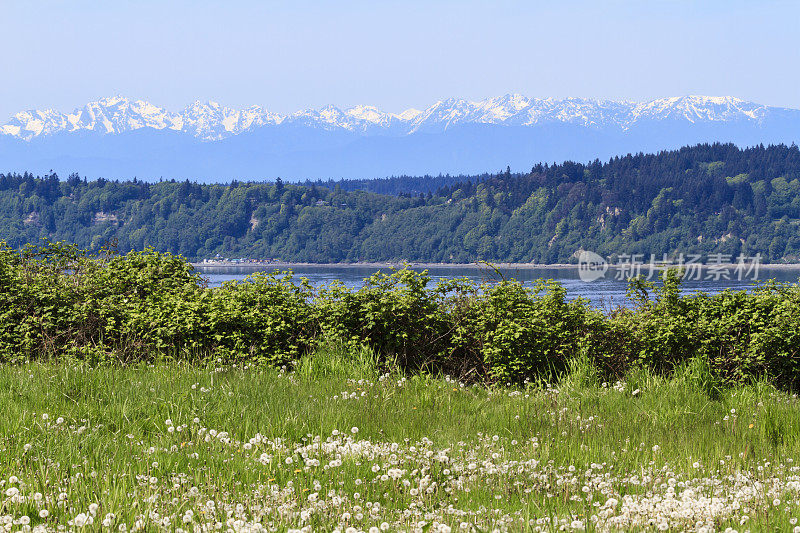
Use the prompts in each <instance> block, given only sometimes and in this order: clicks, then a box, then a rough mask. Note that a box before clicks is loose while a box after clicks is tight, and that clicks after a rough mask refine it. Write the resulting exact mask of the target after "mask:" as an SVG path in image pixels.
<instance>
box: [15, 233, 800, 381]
mask: <svg viewBox="0 0 800 533" xmlns="http://www.w3.org/2000/svg"><path fill="white" fill-rule="evenodd" d="M629 293H630V295H631V296H632V297H633V298H634V301H635V302H636V305H635V307H634V308H632V309H624V308H620V309H617V310H616V311H614V312H612V313H610V314H603V313H601V312H599V311H597V310H595V309H593V308H591V307H590V306H589V304H588V302H587V301H585V300H580V299H578V300H567V298H566V291H565V290H564V288H563V287H562V286H561V285H560V284H558V283H556V282H553V281H539V282H537V284H536V285H535V286H534V287H532V288H529V287H527V286H523V285H522V284H521V283H520V282H517V281H514V280H510V281H506V280H504V281H501V282H499V283H496V284H483V285H476V284H473V283H472V282H469V281H468V280H466V279H456V280H447V281H443V282H440V283H438V284H436V285H431V283H430V278H429V277H428V275H427V273H426V272H415V271H412V270H408V269H403V270H397V271H393V272H392V273H381V272H378V273H376V274H374V275H373V276H371V277H369V278H367V279H366V280H365V281H364V285H363V287H361V288H359V289H357V290H354V289H349V288H347V287H345V286H343V285H342V284H340V283H332V284H330V285H328V286H326V287H323V288H322V289H319V290H314V289H313V288H312V287H310V286H309V284H308V282H307V281H305V280H297V281H296V280H294V279H293V277H292V275H291V273H285V272H284V273H280V272H273V273H257V274H254V275H252V276H250V277H249V278H248V279H247V280H246V281H239V282H236V281H232V282H227V283H225V284H223V286H222V287H220V288H215V289H210V288H208V287H207V286H206V285H205V283H204V281H203V279H202V277H200V276H199V275H198V274H197V273H196V272H195V271H194V270H193V268H192V267H191V265H189V264H188V263H187V262H186V261H185V260H184V259H183V258H181V257H179V256H174V255H170V254H162V253H157V252H154V251H151V250H148V251H144V252H131V253H129V254H127V255H123V256H118V255H112V254H104V253H101V254H99V255H93V256H90V255H88V254H87V253H85V252H84V251H82V250H79V249H77V248H76V247H74V246H71V245H64V244H60V243H56V244H48V245H45V246H42V247H33V246H30V247H28V248H26V249H24V250H23V251H21V252H18V251H15V250H13V249H11V248H9V247H7V246H6V245H5V244H2V243H0V362H18V361H25V360H36V359H43V358H65V357H71V358H78V359H85V360H89V361H92V362H98V361H118V362H123V363H125V362H132V361H138V360H151V359H154V358H157V357H171V358H176V359H186V360H198V361H199V360H204V359H209V358H213V359H215V360H221V361H224V362H233V361H240V360H246V361H249V362H254V363H260V364H268V365H276V366H277V365H289V364H292V362H293V361H296V360H298V359H299V358H300V357H301V356H302V355H303V354H304V353H308V352H311V351H313V349H314V348H315V346H317V344H318V343H319V342H320V341H321V340H322V339H326V340H331V339H333V340H335V341H336V342H341V343H344V344H346V345H348V346H351V347H353V348H357V349H356V350H355V351H354V353H357V352H358V349H361V348H369V349H370V350H373V351H374V352H376V353H378V354H380V356H381V357H382V358H383V360H384V361H385V362H391V363H393V364H397V365H399V366H400V367H402V368H404V369H406V370H407V371H432V372H446V373H448V374H451V375H456V376H459V377H460V378H462V379H470V380H474V381H495V382H502V383H522V382H525V381H531V380H539V379H550V378H553V377H554V376H557V375H559V374H561V373H562V372H563V371H564V370H565V369H566V368H567V367H568V366H569V365H570V362H571V361H574V360H576V358H580V360H581V361H583V360H588V361H590V362H591V364H592V365H593V367H594V368H596V369H597V371H598V372H600V373H602V374H603V375H605V376H607V377H608V378H613V377H615V376H621V375H624V374H625V373H627V372H628V370H630V369H631V368H632V367H639V366H644V367H648V368H650V369H653V370H655V371H658V372H663V373H670V372H672V371H674V370H675V369H676V368H678V367H679V366H681V365H684V364H685V363H688V362H690V361H701V362H702V364H703V365H704V366H705V367H707V368H709V369H710V374H711V375H712V376H713V379H715V380H718V381H719V382H721V383H722V382H739V381H744V380H748V379H752V378H754V377H762V376H768V377H770V378H771V379H773V380H774V381H775V382H776V383H778V384H780V385H783V386H786V387H792V388H794V387H796V386H797V385H798V384H800V354H799V353H798V351H800V288H798V286H797V285H793V284H792V285H789V284H778V283H774V282H767V283H765V284H763V285H761V286H760V287H758V288H757V289H756V290H755V291H754V292H751V293H747V292H743V291H726V292H723V293H721V294H716V295H713V296H709V295H706V294H697V295H691V296H681V295H680V278H679V274H678V273H677V272H669V273H668V275H667V276H666V277H665V279H664V280H663V283H661V284H659V285H655V284H652V283H650V282H646V281H643V280H634V281H633V282H632V283H631V287H630V291H629Z"/></svg>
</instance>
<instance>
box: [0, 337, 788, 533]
mask: <svg viewBox="0 0 800 533" xmlns="http://www.w3.org/2000/svg"><path fill="white" fill-rule="evenodd" d="M709 383H710V382H709V380H708V376H707V369H705V368H704V367H703V365H702V364H701V363H700V362H690V363H688V364H686V365H685V366H684V367H682V368H681V370H680V371H678V372H675V373H674V375H673V376H671V377H666V376H664V375H659V374H655V373H653V372H652V371H649V370H647V369H646V368H641V369H637V370H635V371H632V372H631V373H630V374H629V375H628V376H626V377H625V379H623V380H619V381H611V382H606V381H604V378H603V376H601V375H599V374H598V373H597V372H596V366H594V365H593V364H592V363H591V361H590V360H589V359H588V357H583V358H578V357H576V358H575V359H574V360H573V362H572V363H571V364H570V366H569V368H568V369H567V370H566V371H565V374H564V375H562V376H561V377H560V379H559V380H558V381H557V382H555V383H552V384H547V383H544V382H542V383H530V384H527V385H525V386H523V387H512V388H506V387H485V386H477V385H475V386H468V385H465V384H463V383H459V382H458V381H457V380H453V379H450V378H447V377H446V376H431V375H414V376H408V377H405V376H403V374H402V373H400V372H397V371H396V369H392V368H387V367H386V366H382V364H381V363H379V360H378V358H377V357H376V355H375V353H374V352H372V351H371V350H370V349H368V348H345V347H344V346H343V345H340V344H336V343H326V344H323V345H321V346H319V347H318V349H317V351H316V352H314V353H312V354H310V355H307V356H306V357H304V358H303V359H301V361H300V363H299V365H298V367H297V370H296V371H295V372H286V371H283V370H281V369H274V368H268V367H251V366H249V365H247V364H245V365H241V364H237V365H227V366H214V365H210V366H198V365H189V364H183V363H176V362H161V363H157V364H153V365H145V364H140V365H132V366H125V367H121V366H115V365H99V366H88V365H81V364H74V365H68V364H58V365H56V364H49V363H43V364H35V363H31V364H25V365H20V366H0V489H2V492H0V521H2V520H9V519H10V520H11V521H12V529H15V528H21V527H23V526H24V525H25V524H24V522H26V521H28V520H29V521H30V524H28V525H29V526H42V527H45V528H46V529H48V530H56V529H57V528H58V527H59V526H63V527H65V528H67V529H74V530H80V529H81V526H79V524H81V523H83V524H84V526H83V527H84V528H89V529H92V530H95V529H100V528H101V526H102V523H103V522H104V521H105V522H106V523H107V524H108V525H109V527H111V528H114V529H117V528H119V527H120V526H124V527H125V528H127V529H128V530H131V529H136V528H137V527H139V528H140V529H142V530H158V529H164V530H176V529H178V528H182V529H184V530H193V529H194V528H195V526H197V527H201V528H202V527H207V528H211V529H214V528H216V527H217V526H218V527H220V528H222V529H223V530H224V529H232V530H257V529H258V528H259V527H263V528H265V529H277V530H285V529H291V528H297V529H300V528H306V530H308V529H309V528H311V529H314V530H320V531H332V530H334V529H338V530H340V531H345V530H346V529H347V528H349V527H352V528H354V529H355V531H361V530H363V531H368V530H370V528H372V527H377V528H380V527H381V525H382V524H385V525H384V527H385V528H388V529H391V530H396V529H400V530H409V531H449V530H451V529H454V530H459V531H487V530H492V529H495V528H496V529H499V530H508V531H524V530H530V531H534V530H545V531H551V530H559V529H566V530H573V529H575V530H579V529H588V530H598V531H605V530H618V529H633V530H648V529H656V528H659V527H666V528H667V529H670V530H675V531H678V530H681V531H683V530H701V529H703V528H713V530H719V531H723V530H725V529H726V528H727V527H731V528H734V529H737V530H740V531H742V530H745V529H749V530H751V531H775V530H781V531H786V530H789V531H791V530H792V528H793V527H794V524H793V523H792V522H791V521H792V520H793V518H794V517H798V516H800V514H799V513H800V509H798V499H800V477H798V467H797V466H796V463H795V461H796V460H798V459H800V439H798V436H800V422H799V421H800V407H799V406H798V401H797V398H796V397H794V396H792V395H789V394H786V393H784V392H780V391H778V390H776V389H775V388H774V387H773V386H772V385H771V384H769V383H768V382H767V381H754V382H752V383H749V384H744V385H740V386H736V387H716V385H714V384H713V382H712V383H711V384H709ZM62 418H63V420H61V421H60V420H59V419H62ZM265 454H266V455H265ZM266 456H269V457H268V460H266ZM289 459H291V462H288V460H289ZM317 461H318V463H317ZM376 468H377V470H375V469H376ZM390 471H391V476H397V477H396V479H395V477H389V473H390ZM382 475H386V476H387V479H386V480H382V479H381V476H382ZM14 477H15V478H18V479H16V480H15V479H14ZM406 483H407V484H406ZM434 483H435V485H434ZM11 489H16V490H17V491H18V493H17V492H15V491H14V490H11ZM428 489H431V490H430V491H429V490H428ZM37 493H40V494H41V497H38V496H37ZM312 495H313V496H312ZM60 498H62V499H60ZM670 498H672V500H670ZM776 500H777V501H778V503H777V504H775V501H776ZM614 501H616V502H617V503H614ZM671 501H672V502H678V503H675V505H672V504H671V503H669V502H671ZM209 502H211V504H209ZM376 503H377V504H378V505H377V506H376V505H375V504H376ZM93 504H97V505H98V506H99V507H97V508H94V506H93ZM595 504H597V505H595ZM212 505H213V506H212ZM671 505H672V507H670V506H671ZM41 510H47V511H48V512H49V515H48V516H47V517H46V518H40V516H39V512H40V511H41ZM189 511H191V513H190V514H189V513H188V512H189ZM359 515H360V517H359ZM3 516H7V517H10V518H3ZM24 517H28V518H27V519H26V518H24ZM89 519H91V520H92V524H89V525H86V523H87V522H88V521H89ZM76 520H77V521H76ZM166 520H168V521H166ZM137 523H138V526H137ZM14 524H16V525H14ZM462 528H463V529H462ZM706 530H707V531H708V530H710V529H706Z"/></svg>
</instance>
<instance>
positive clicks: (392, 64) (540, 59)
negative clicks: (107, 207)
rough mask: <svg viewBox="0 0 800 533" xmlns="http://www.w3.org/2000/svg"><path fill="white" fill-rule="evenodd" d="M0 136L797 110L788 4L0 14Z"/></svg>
mask: <svg viewBox="0 0 800 533" xmlns="http://www.w3.org/2000/svg"><path fill="white" fill-rule="evenodd" d="M0 36H1V37H2V47H1V48H0V75H1V76H2V83H0V121H3V122H4V121H5V119H6V118H7V117H9V116H10V115H11V114H12V113H14V112H16V111H19V110H22V109H28V108H45V107H52V108H55V109H58V110H61V111H71V110H72V109H73V108H75V107H78V106H80V105H82V104H84V103H86V102H87V101H89V100H92V99H97V98H100V97H102V96H109V95H114V94H122V95H125V96H130V97H135V98H143V99H147V100H150V101H152V102H153V103H155V104H158V105H162V106H164V107H167V108H168V109H171V110H174V111H177V110H179V109H181V108H183V107H184V106H185V105H187V104H188V103H190V102H191V101H194V100H196V99H200V100H209V99H212V100H216V101H219V102H220V103H223V104H226V105H230V106H234V107H243V106H249V105H253V104H258V105H262V106H264V107H266V108H267V109H269V110H271V111H276V112H281V113H285V112H291V111H296V110H298V109H302V108H308V107H320V106H323V105H326V104H334V105H337V106H340V107H347V106H350V105H354V104H357V103H365V104H372V105H376V106H378V107H380V108H382V109H385V110H387V111H394V112H397V111H402V110H403V109H406V108H408V107H418V108H423V107H426V106H428V105H430V104H432V103H433V102H435V101H436V100H438V99H442V98H447V97H450V96H457V97H465V98H470V99H481V98H485V97H488V96H498V95H502V94H505V93H509V92H519V93H522V94H525V95H527V96H531V97H546V96H553V97H567V96H586V97H600V98H613V99H632V100H646V99H652V98H657V97H662V96H679V95H685V94H708V95H733V96H739V97H741V98H745V99H748V100H754V101H757V102H760V103H764V104H771V105H778V106H785V107H795V108H800V68H798V67H800V2H798V1H794V0H790V1H771V0H758V1H752V0H748V1H739V0H718V1H705V2H701V1H696V2H691V1H679V0H671V1H666V0H665V1H644V0H639V1H632V2H623V1H594V2H591V1H584V2H578V1H555V0H554V1H550V2H533V1H527V2H524V1H520V2H516V1H503V0H495V1H491V2H477V1H469V0H460V1H435V0H427V1H416V0H403V1H398V2H393V1H379V0H369V1H363V2H362V1H350V0H336V1H334V0H330V1H318V2H307V1H302V0H289V1H286V2H268V1H239V2H237V1H235V0H228V1H220V2H209V1H199V0H197V1H191V2H188V1H164V0H158V1H149V0H137V1H123V0H113V1H100V0H97V1H93V2H84V1H80V0H63V1H59V2H43V1H29V0H25V1H16V0H0Z"/></svg>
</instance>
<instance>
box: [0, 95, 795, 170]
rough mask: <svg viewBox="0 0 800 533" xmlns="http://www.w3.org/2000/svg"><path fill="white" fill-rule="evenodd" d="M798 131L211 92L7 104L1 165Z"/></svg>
mask: <svg viewBox="0 0 800 533" xmlns="http://www.w3.org/2000/svg"><path fill="white" fill-rule="evenodd" d="M115 138H116V139H115ZM798 140H800V110H795V109H787V108H779V107H770V106H765V105H761V104H757V103H753V102H748V101H744V100H741V99H738V98H734V97H730V96H722V97H713V96H684V97H672V98H661V99H657V100H652V101H650V102H638V103H637V102H627V101H613V100H595V99H586V98H565V99H553V98H528V97H526V96H522V95H518V94H507V95H505V96H500V97H495V98H488V99H485V100H480V101H476V102H474V101H469V100H464V99H456V98H450V99H447V100H443V101H439V102H436V103H435V104H433V105H432V106H430V107H428V108H427V109H425V110H421V111H420V110H416V109H408V110H406V111H403V112H402V113H388V112H385V111H381V110H379V109H377V108H375V107H373V106H367V105H359V106H355V107H352V108H348V109H345V110H342V109H339V108H337V107H335V106H327V107H324V108H321V109H316V110H315V109H307V110H303V111H298V112H295V113H290V114H285V115H281V114H278V113H272V112H269V111H268V110H266V109H264V108H262V107H259V106H252V107H249V108H246V109H233V108H229V107H225V106H223V105H220V104H218V103H216V102H207V103H201V102H195V103H193V104H191V105H189V106H187V107H186V108H185V109H183V110H181V111H180V112H172V111H168V110H166V109H164V108H162V107H159V106H157V105H154V104H152V103H149V102H146V101H143V100H132V99H128V98H124V97H122V96H115V97H110V98H103V99H101V100H98V101H95V102H90V103H88V104H86V105H85V106H83V107H81V108H78V109H75V110H74V111H72V112H70V113H63V112H59V111H55V110H51V109H48V110H29V111H23V112H19V113H17V114H15V115H14V116H13V117H12V118H11V119H10V120H9V121H8V122H6V123H5V124H3V125H2V126H0V166H3V167H4V168H10V169H13V170H18V169H35V170H41V171H46V170H48V169H49V168H53V169H56V170H58V171H60V172H68V171H73V170H75V171H79V172H81V173H84V174H88V175H90V176H91V175H100V174H103V175H108V176H113V177H132V176H134V175H138V176H139V177H144V178H155V177H158V176H165V177H176V178H183V177H188V178H194V179H203V180H215V179H217V180H226V179H231V178H238V179H257V178H267V177H277V176H282V177H284V178H288V179H319V178H330V177H334V178H336V177H349V178H367V177H381V176H387V175H391V174H401V173H407V174H425V173H440V172H450V173H461V172H472V173H475V172H483V171H492V170H497V169H498V168H504V167H505V166H506V165H511V166H513V167H514V168H522V169H524V168H529V167H530V166H531V165H532V164H534V163H536V162H538V161H542V160H545V161H556V160H565V159H576V160H589V159H594V158H596V157H601V158H605V157H608V156H611V155H616V154H625V153H627V152H630V151H653V150H659V149H668V148H673V147H676V146H681V145H685V144H690V143H695V142H710V141H729V142H735V143H737V144H740V145H745V144H757V143H778V142H784V143H791V142H796V141H798ZM9 166H10V167H9Z"/></svg>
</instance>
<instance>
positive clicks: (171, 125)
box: [0, 94, 776, 141]
mask: <svg viewBox="0 0 800 533" xmlns="http://www.w3.org/2000/svg"><path fill="white" fill-rule="evenodd" d="M775 109H776V108H770V107H767V106H763V105H759V104H755V103H752V102H747V101H744V100H741V99H739V98H734V97H731V96H697V95H690V96H680V97H669V98H659V99H656V100H652V101H649V102H641V103H637V102H625V101H611V100H594V99H586V98H564V99H554V98H528V97H526V96H524V95H521V94H506V95H503V96H498V97H494V98H487V99H485V100H480V101H477V102H473V101H469V100H465V99H461V98H448V99H446V100H440V101H438V102H436V103H435V104H433V105H431V106H430V107H428V108H427V109H425V110H422V111H420V110H417V109H413V108H412V109H407V110H405V111H403V112H401V113H397V114H394V113H387V112H384V111H381V110H379V109H378V108H376V107H374V106H370V105H357V106H354V107H351V108H349V109H347V110H345V111H342V110H341V109H339V108H338V107H336V106H333V105H329V106H326V107H323V108H321V109H318V110H314V109H306V110H303V111H298V112H296V113H292V114H289V115H278V114H274V113H270V112H268V111H267V110H266V109H263V108H262V107H260V106H251V107H249V108H246V109H233V108H230V107H226V106H224V105H221V104H220V103H218V102H214V101H208V102H200V101H196V102H193V103H191V104H189V105H188V106H187V107H186V108H184V109H183V110H182V111H180V112H178V113H174V112H170V111H167V110H166V109H164V108H161V107H158V106H156V105H154V104H152V103H150V102H147V101H144V100H131V99H128V98H126V97H124V96H120V95H117V96H111V97H106V98H101V99H99V100H97V101H94V102H89V103H87V104H86V105H85V106H83V107H81V108H78V109H75V110H74V111H72V112H71V113H61V112H58V111H54V110H52V109H45V110H28V111H22V112H19V113H16V114H15V115H14V116H12V117H11V118H10V119H9V120H8V122H6V123H5V124H4V125H2V126H0V134H2V135H7V136H11V137H14V138H17V139H21V140H25V141H30V140H32V139H34V138H37V137H43V136H48V135H54V134H59V133H71V132H80V131H84V132H94V133H99V134H121V133H125V132H129V131H133V130H137V129H141V128H152V129H155V130H170V131H174V132H180V133H184V134H188V135H191V136H192V137H195V138H197V139H200V140H203V141H215V140H219V139H223V138H226V137H230V136H233V135H238V134H240V133H243V132H246V131H249V130H252V129H254V128H259V127H264V126H270V125H272V126H274V125H278V124H282V123H287V124H291V123H296V124H298V125H302V126H307V127H318V128H322V129H326V130H345V131H351V132H356V133H360V134H368V133H371V132H377V131H386V132H389V133H392V134H396V135H407V134H411V133H414V132H417V131H427V132H441V131H445V130H447V129H448V128H452V127H454V126H456V125H460V124H498V125H506V126H536V125H539V124H548V123H565V124H575V125H581V126H586V127H591V128H600V127H609V126H611V127H615V128H620V129H622V130H627V129H629V128H631V127H632V126H634V125H635V124H637V123H640V122H643V121H661V120H678V121H685V122H688V123H696V122H714V123H719V122H729V121H755V122H760V121H763V120H764V118H765V117H766V116H767V114H769V113H770V112H772V110H775Z"/></svg>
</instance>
